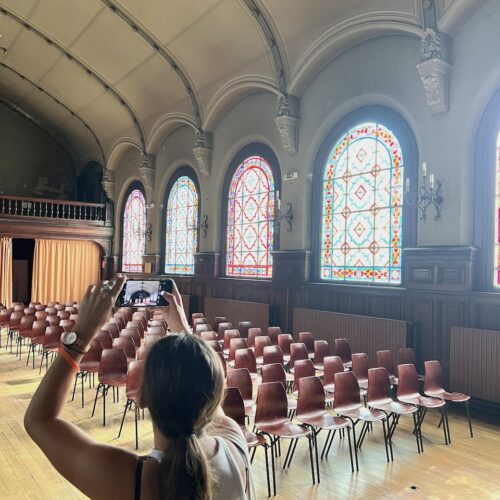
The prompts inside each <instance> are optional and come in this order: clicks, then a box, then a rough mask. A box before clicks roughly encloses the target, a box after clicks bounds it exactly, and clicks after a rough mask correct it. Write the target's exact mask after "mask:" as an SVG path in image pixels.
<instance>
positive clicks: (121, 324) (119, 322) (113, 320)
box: [108, 318, 126, 330]
mask: <svg viewBox="0 0 500 500" xmlns="http://www.w3.org/2000/svg"><path fill="white" fill-rule="evenodd" d="M108 323H114V324H115V325H117V326H118V330H123V329H124V328H125V325H126V323H125V321H124V319H123V318H109V320H108Z"/></svg>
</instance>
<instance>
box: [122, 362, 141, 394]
mask: <svg viewBox="0 0 500 500" xmlns="http://www.w3.org/2000/svg"><path fill="white" fill-rule="evenodd" d="M144 365H145V363H144V360H135V361H131V362H130V364H129V365H128V370H127V388H126V390H125V393H126V394H127V397H128V396H131V395H133V396H134V397H135V398H136V401H139V399H140V397H139V393H140V391H141V389H142V383H143V381H144Z"/></svg>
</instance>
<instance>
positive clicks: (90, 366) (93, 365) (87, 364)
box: [80, 361, 100, 373]
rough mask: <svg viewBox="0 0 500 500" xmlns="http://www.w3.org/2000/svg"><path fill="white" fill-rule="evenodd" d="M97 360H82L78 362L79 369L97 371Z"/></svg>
mask: <svg viewBox="0 0 500 500" xmlns="http://www.w3.org/2000/svg"><path fill="white" fill-rule="evenodd" d="M99 364H100V363H99V361H83V362H81V363H80V371H82V372H90V373H97V371H98V370H99Z"/></svg>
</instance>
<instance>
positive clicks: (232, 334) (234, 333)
mask: <svg viewBox="0 0 500 500" xmlns="http://www.w3.org/2000/svg"><path fill="white" fill-rule="evenodd" d="M239 337H241V335H240V332H239V331H238V330H236V329H231V330H226V331H225V332H224V345H223V348H222V350H223V352H224V354H225V355H226V356H227V355H228V354H229V346H230V342H231V340H232V339H237V338H239Z"/></svg>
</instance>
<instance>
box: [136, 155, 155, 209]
mask: <svg viewBox="0 0 500 500" xmlns="http://www.w3.org/2000/svg"><path fill="white" fill-rule="evenodd" d="M155 160H156V157H155V155H151V154H147V153H143V154H142V156H141V166H140V167H139V175H140V176H141V179H142V182H143V184H144V189H145V190H146V195H147V199H148V201H151V200H152V199H153V193H154V189H155V172H156V168H155V163H156V162H155Z"/></svg>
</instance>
